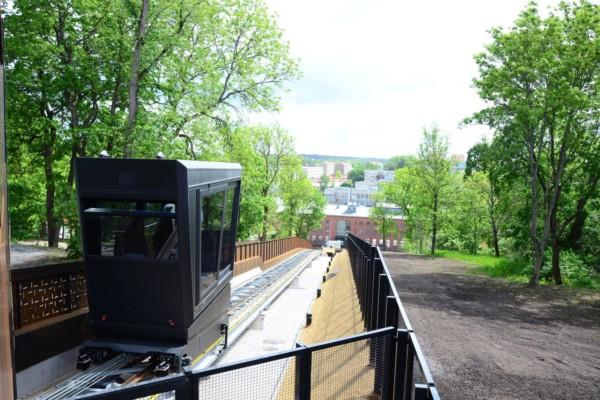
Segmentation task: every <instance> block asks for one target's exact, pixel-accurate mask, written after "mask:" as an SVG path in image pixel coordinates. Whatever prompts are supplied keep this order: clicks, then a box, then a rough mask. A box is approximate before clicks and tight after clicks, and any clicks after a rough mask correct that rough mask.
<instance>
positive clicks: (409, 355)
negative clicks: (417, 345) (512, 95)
mask: <svg viewBox="0 0 600 400" xmlns="http://www.w3.org/2000/svg"><path fill="white" fill-rule="evenodd" d="M414 363H415V352H414V350H413V344H412V341H411V340H410V332H409V333H408V340H407V343H406V372H405V375H406V382H405V383H404V398H405V399H410V398H411V396H412V390H413V368H414Z"/></svg>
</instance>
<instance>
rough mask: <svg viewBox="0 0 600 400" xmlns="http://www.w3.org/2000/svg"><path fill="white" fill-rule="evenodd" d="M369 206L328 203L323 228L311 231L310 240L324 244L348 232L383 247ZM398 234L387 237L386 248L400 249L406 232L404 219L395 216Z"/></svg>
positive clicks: (316, 244)
mask: <svg viewBox="0 0 600 400" xmlns="http://www.w3.org/2000/svg"><path fill="white" fill-rule="evenodd" d="M369 210H370V208H369V207H362V206H348V205H335V204H328V205H327V206H326V208H325V219H324V220H323V223H322V224H321V228H319V229H315V230H314V231H312V232H310V234H309V236H308V240H310V241H311V243H312V244H313V245H314V246H322V245H323V244H325V243H326V242H327V241H328V240H335V239H336V238H342V237H345V236H346V234H347V233H348V232H350V233H352V234H354V235H356V236H358V237H359V238H361V239H364V240H366V241H368V242H370V243H371V244H373V245H378V246H381V247H382V248H383V238H382V237H381V235H380V234H379V232H378V231H377V229H376V227H375V226H374V225H373V222H372V221H371V220H370V219H369ZM394 220H395V221H396V225H397V227H398V232H400V233H399V234H398V235H394V237H391V236H390V237H388V238H386V249H387V250H391V251H399V250H400V245H401V241H402V234H403V232H404V220H403V219H402V217H395V218H394Z"/></svg>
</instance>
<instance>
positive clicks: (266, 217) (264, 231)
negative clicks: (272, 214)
mask: <svg viewBox="0 0 600 400" xmlns="http://www.w3.org/2000/svg"><path fill="white" fill-rule="evenodd" d="M268 220H269V206H264V208H263V226H262V233H261V234H260V238H259V239H260V241H261V242H264V241H265V240H267V233H268V232H267V223H268Z"/></svg>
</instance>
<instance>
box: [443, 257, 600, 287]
mask: <svg viewBox="0 0 600 400" xmlns="http://www.w3.org/2000/svg"><path fill="white" fill-rule="evenodd" d="M435 255H436V257H442V258H448V259H451V260H456V261H462V262H464V263H467V264H471V265H473V266H474V267H475V268H473V269H472V270H471V272H473V273H476V274H484V275H487V276H491V277H494V278H503V279H506V280H508V281H511V282H519V283H527V282H529V278H530V277H531V271H532V269H531V268H532V267H531V264H530V263H529V262H527V261H526V260H519V259H517V258H514V257H507V256H500V257H494V256H492V255H488V254H469V253H462V252H460V251H449V250H438V251H436V253H435ZM561 269H562V268H561ZM562 275H563V283H564V284H565V285H566V286H571V287H575V288H579V287H584V288H588V289H595V290H600V275H598V274H596V273H592V274H591V275H590V276H589V278H586V279H585V280H573V281H571V280H569V274H568V273H567V271H564V270H563V273H562ZM540 284H541V285H551V284H552V281H551V279H550V277H549V276H546V277H543V278H542V279H540Z"/></svg>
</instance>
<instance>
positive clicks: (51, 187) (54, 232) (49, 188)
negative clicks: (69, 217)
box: [44, 134, 60, 247]
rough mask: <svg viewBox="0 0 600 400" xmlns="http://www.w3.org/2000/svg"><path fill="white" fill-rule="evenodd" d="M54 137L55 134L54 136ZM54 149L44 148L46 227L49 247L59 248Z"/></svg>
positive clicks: (51, 146) (50, 146)
mask: <svg viewBox="0 0 600 400" xmlns="http://www.w3.org/2000/svg"><path fill="white" fill-rule="evenodd" d="M52 136H53V134H52ZM53 155H54V149H53V145H52V144H47V145H46V146H45V148H44V177H45V178H46V225H47V227H48V247H58V234H59V231H60V225H59V224H58V223H57V221H56V216H55V215H54V200H55V197H56V186H55V183H54V168H53V165H52V163H53Z"/></svg>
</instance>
